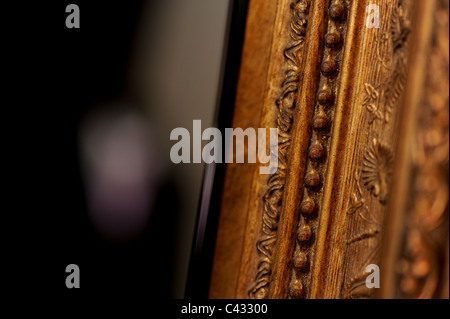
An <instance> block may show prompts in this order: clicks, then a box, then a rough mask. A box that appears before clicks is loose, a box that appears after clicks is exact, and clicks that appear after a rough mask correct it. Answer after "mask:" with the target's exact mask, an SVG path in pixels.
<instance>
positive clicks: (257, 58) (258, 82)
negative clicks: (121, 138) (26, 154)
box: [210, 0, 448, 299]
mask: <svg viewBox="0 0 450 319" xmlns="http://www.w3.org/2000/svg"><path fill="white" fill-rule="evenodd" d="M268 2H271V3H268ZM369 3H376V4H377V5H378V6H379V8H380V13H381V14H380V18H381V19H380V28H378V29H377V28H372V29H371V28H368V27H367V26H366V18H367V12H366V8H367V5H368V4H369ZM444 118H446V119H447V121H445V120H443V119H444ZM233 126H234V127H244V128H245V127H255V128H256V127H267V128H269V127H277V128H278V130H279V149H278V154H279V167H278V171H277V172H276V173H275V174H273V175H271V176H266V175H260V174H259V167H258V165H255V164H228V167H227V169H226V175H225V183H224V193H223V195H222V206H221V212H220V221H219V229H218V234H217V243H216V251H215V256H214V265H213V270H212V277H211V286H210V297H211V298H293V299H297V298H374V297H381V298H393V297H430V298H431V297H442V296H444V297H445V296H447V298H448V270H447V273H445V271H444V269H446V268H445V265H447V269H448V0H419V1H415V0H395V1H390V0H377V1H362V0H361V1H359V0H278V1H273V2H272V1H265V0H252V1H250V7H249V14H248V21H247V30H246V40H245V42H244V49H243V54H242V66H241V72H240V78H239V82H238V91H237V98H236V104H235V114H234V122H233ZM423 183H425V184H423ZM413 248H416V249H413ZM445 249H447V255H445V253H444V252H445ZM369 264H377V265H380V270H381V272H382V274H383V275H382V288H381V289H370V288H368V287H367V286H366V285H365V280H366V277H367V275H368V273H367V272H366V266H367V265H369Z"/></svg>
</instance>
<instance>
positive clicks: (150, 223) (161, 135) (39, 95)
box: [3, 0, 229, 298]
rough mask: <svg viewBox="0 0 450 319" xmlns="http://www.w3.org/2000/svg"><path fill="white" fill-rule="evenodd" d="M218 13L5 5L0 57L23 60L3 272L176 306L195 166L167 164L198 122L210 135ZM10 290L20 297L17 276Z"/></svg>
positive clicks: (137, 6) (224, 7)
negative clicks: (70, 271)
mask: <svg viewBox="0 0 450 319" xmlns="http://www.w3.org/2000/svg"><path fill="white" fill-rule="evenodd" d="M70 3H76V4H77V5H78V6H79V8H80V19H81V21H80V26H81V27H80V29H67V28H66V26H65V19H66V17H67V15H68V14H67V13H66V12H65V8H66V6H67V5H68V4H70ZM228 7H229V1H228V0H214V1H211V0H189V1H185V0H164V1H159V0H155V1H152V0H135V1H83V0H80V1H71V2H70V1H53V2H52V1H48V2H45V3H36V2H32V1H28V2H25V3H21V4H18V3H16V4H13V3H8V4H7V5H6V6H5V11H4V12H5V13H6V15H7V16H9V17H8V18H7V19H6V20H5V21H6V22H5V21H4V23H6V24H7V30H9V31H8V32H7V37H8V40H11V42H10V46H8V51H10V50H11V53H12V56H14V59H15V60H14V61H20V63H16V62H14V63H10V66H11V67H12V68H13V71H14V72H12V75H11V76H10V77H9V78H8V79H9V82H10V83H12V84H15V86H14V87H17V89H11V91H10V92H9V93H11V100H9V101H10V104H9V105H11V107H10V108H9V109H10V110H12V111H13V112H12V113H14V114H11V115H8V116H6V117H5V118H8V119H11V120H10V123H9V126H7V127H8V134H9V135H11V134H14V143H12V144H13V145H12V147H13V148H14V149H15V150H16V151H17V153H14V151H12V152H11V153H9V154H13V156H14V157H13V158H12V159H13V162H14V165H16V166H14V167H20V169H17V170H16V169H12V171H11V173H12V175H14V176H12V178H11V183H10V184H9V189H11V190H12V189H15V190H20V192H19V197H17V198H15V197H14V199H12V201H13V202H14V203H13V206H11V207H12V210H11V211H10V212H11V213H10V214H8V217H9V216H11V217H13V218H14V219H17V220H18V225H20V227H11V229H10V231H11V234H10V232H8V236H9V237H8V241H9V242H10V243H11V244H9V245H8V246H9V247H10V249H11V252H12V253H13V255H12V256H13V257H11V258H8V261H7V262H6V264H9V265H11V267H12V268H13V269H14V271H16V270H18V269H20V270H21V271H22V273H23V274H26V273H27V271H28V270H29V268H28V267H32V268H33V267H34V269H36V273H37V274H38V275H37V276H36V278H35V280H36V282H35V284H33V285H31V286H32V287H42V286H43V285H45V286H48V287H50V288H51V289H52V288H54V287H55V286H56V287H59V288H61V290H63V291H64V292H63V293H71V291H69V290H68V289H66V288H65V284H64V283H65V278H66V276H67V274H66V273H65V272H64V271H65V267H66V266H67V265H68V264H72V263H74V264H77V265H78V266H79V267H80V273H81V276H80V285H81V287H82V288H84V289H81V290H84V291H89V292H95V291H99V292H100V291H104V292H109V293H113V294H114V293H115V292H117V293H119V292H120V293H121V294H123V292H136V291H142V290H145V292H146V296H148V297H155V298H182V297H183V296H184V289H185V284H186V277H187V272H188V264H189V257H190V252H191V246H192V242H193V235H194V229H195V221H196V217H197V209H198V203H199V200H200V192H201V185H202V178H203V168H204V167H203V164H178V165H176V164H173V163H172V162H171V161H170V148H171V147H172V145H173V144H174V143H175V142H174V141H170V132H171V131H172V130H173V129H175V128H177V127H185V128H187V129H188V130H189V131H192V121H193V120H194V119H196V120H201V121H202V126H203V129H204V128H207V127H210V126H212V125H213V119H214V115H215V113H216V105H217V101H218V92H219V86H220V78H221V67H222V60H223V57H224V43H225V34H226V29H227V13H228ZM6 61H13V60H8V59H6ZM17 84H20V85H17ZM16 90H17V91H16ZM24 115H25V116H24ZM22 128H23V129H24V130H22ZM25 129H26V130H25ZM30 132H32V133H30ZM6 167H13V166H6ZM13 185H14V186H13ZM14 196H16V195H14ZM7 197H8V196H7ZM3 225H4V228H8V227H10V226H8V225H9V224H8V223H6V222H5V223H4V224H3ZM18 245H21V246H18ZM19 247H20V248H19ZM37 269H39V271H37ZM13 280H15V281H17V280H19V278H17V277H14V278H13ZM20 280H23V281H24V285H25V286H28V284H27V283H28V280H27V278H26V275H24V278H20ZM38 282H39V284H38ZM19 286H20V285H19V284H18V282H16V284H15V287H16V288H17V287H19Z"/></svg>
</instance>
